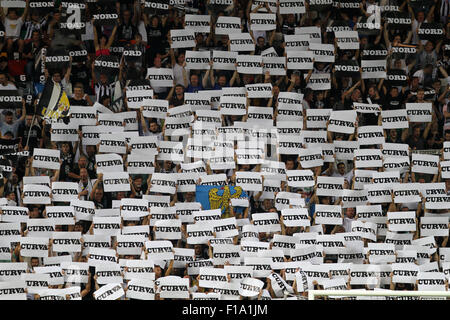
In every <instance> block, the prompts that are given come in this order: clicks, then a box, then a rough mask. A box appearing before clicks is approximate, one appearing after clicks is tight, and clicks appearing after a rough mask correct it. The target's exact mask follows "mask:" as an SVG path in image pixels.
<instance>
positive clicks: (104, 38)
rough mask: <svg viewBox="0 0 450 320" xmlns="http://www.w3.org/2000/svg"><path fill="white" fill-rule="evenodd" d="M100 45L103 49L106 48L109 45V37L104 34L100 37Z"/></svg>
mask: <svg viewBox="0 0 450 320" xmlns="http://www.w3.org/2000/svg"><path fill="white" fill-rule="evenodd" d="M99 43H100V46H102V47H104V46H106V44H107V43H108V37H107V36H106V35H104V34H102V35H101V36H100V39H99Z"/></svg>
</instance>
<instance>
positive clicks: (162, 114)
mask: <svg viewBox="0 0 450 320" xmlns="http://www.w3.org/2000/svg"><path fill="white" fill-rule="evenodd" d="M153 81H157V80H153ZM168 81H170V80H168ZM172 84H173V83H172ZM143 107H144V110H143V111H142V115H143V116H144V117H145V118H158V119H165V118H166V114H167V109H168V108H169V101H167V100H159V99H148V100H145V101H144V103H143Z"/></svg>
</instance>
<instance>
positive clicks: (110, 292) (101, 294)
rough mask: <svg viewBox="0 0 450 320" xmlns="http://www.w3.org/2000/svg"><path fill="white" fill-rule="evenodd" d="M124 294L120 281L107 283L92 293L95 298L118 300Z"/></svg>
mask: <svg viewBox="0 0 450 320" xmlns="http://www.w3.org/2000/svg"><path fill="white" fill-rule="evenodd" d="M124 295H125V291H123V288H122V284H121V283H109V284H107V285H104V286H102V287H101V288H100V289H98V290H97V291H95V292H94V293H93V296H94V298H95V300H118V299H120V298H122V297H123V296H124Z"/></svg>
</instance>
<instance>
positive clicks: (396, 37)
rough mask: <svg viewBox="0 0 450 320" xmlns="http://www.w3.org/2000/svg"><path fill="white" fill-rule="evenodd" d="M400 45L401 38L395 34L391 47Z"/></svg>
mask: <svg viewBox="0 0 450 320" xmlns="http://www.w3.org/2000/svg"><path fill="white" fill-rule="evenodd" d="M401 43H402V37H401V36H400V35H399V34H396V35H395V36H394V39H393V40H392V45H393V46H396V45H398V44H401Z"/></svg>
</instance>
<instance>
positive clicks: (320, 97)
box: [316, 91, 324, 101]
mask: <svg viewBox="0 0 450 320" xmlns="http://www.w3.org/2000/svg"><path fill="white" fill-rule="evenodd" d="M323 98H324V93H323V91H317V93H316V100H317V101H322V100H323Z"/></svg>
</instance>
